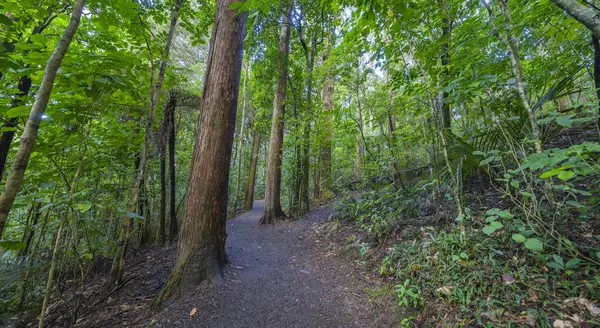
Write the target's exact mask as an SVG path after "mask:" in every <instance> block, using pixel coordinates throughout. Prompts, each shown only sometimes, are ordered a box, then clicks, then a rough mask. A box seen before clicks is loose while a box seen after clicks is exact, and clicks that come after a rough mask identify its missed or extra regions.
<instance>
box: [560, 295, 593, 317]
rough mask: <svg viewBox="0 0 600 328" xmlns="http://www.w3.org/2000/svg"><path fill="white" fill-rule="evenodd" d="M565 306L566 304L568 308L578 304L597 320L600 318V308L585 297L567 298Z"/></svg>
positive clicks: (564, 302)
mask: <svg viewBox="0 0 600 328" xmlns="http://www.w3.org/2000/svg"><path fill="white" fill-rule="evenodd" d="M563 304H565V305H567V306H569V305H572V304H576V305H578V306H579V307H585V308H586V309H587V310H588V311H589V312H590V314H591V315H592V316H593V317H595V318H598V317H600V308H598V307H597V306H596V305H595V304H594V303H593V302H592V301H590V300H588V299H585V298H583V297H571V298H567V299H566V300H564V301H563Z"/></svg>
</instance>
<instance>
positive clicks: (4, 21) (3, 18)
mask: <svg viewBox="0 0 600 328" xmlns="http://www.w3.org/2000/svg"><path fill="white" fill-rule="evenodd" d="M0 24H3V25H7V26H11V25H12V24H14V22H13V21H12V19H10V18H8V16H6V15H4V14H2V13H0Z"/></svg>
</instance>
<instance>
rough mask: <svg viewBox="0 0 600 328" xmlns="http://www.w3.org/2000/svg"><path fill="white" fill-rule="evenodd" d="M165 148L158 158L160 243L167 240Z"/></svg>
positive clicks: (163, 243) (162, 243)
mask: <svg viewBox="0 0 600 328" xmlns="http://www.w3.org/2000/svg"><path fill="white" fill-rule="evenodd" d="M165 153H166V148H163V149H161V151H160V155H159V157H160V158H159V160H160V220H159V226H158V235H159V236H158V238H159V242H160V245H165V243H166V242H167V229H166V222H167V156H166V154H165Z"/></svg>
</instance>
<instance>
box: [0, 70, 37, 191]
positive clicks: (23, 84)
mask: <svg viewBox="0 0 600 328" xmlns="http://www.w3.org/2000/svg"><path fill="white" fill-rule="evenodd" d="M18 89H19V94H18V95H17V96H16V97H15V99H13V101H12V107H13V108H14V107H17V106H19V105H21V104H22V103H23V101H21V99H20V97H25V96H27V94H29V89H31V79H30V78H29V77H28V76H23V77H21V79H20V80H19V85H18ZM17 123H18V118H16V117H13V118H10V119H9V120H8V121H7V122H6V123H4V125H3V126H2V128H4V129H14V128H16V127H17ZM14 137H15V131H5V132H2V136H1V137H0V181H2V178H3V177H4V169H5V168H6V160H7V158H8V153H9V152H10V146H11V144H12V141H13V139H14Z"/></svg>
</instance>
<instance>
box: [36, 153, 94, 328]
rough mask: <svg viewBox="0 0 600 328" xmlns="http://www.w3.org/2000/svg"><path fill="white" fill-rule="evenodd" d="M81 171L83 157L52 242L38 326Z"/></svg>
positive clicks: (48, 295) (42, 315)
mask: <svg viewBox="0 0 600 328" xmlns="http://www.w3.org/2000/svg"><path fill="white" fill-rule="evenodd" d="M82 171H83V157H82V158H80V159H79V165H78V167H77V171H76V172H75V176H74V177H73V181H71V186H70V188H69V189H70V190H69V195H68V201H67V207H66V208H67V209H66V213H64V216H63V217H62V218H61V221H60V226H59V228H58V234H57V235H56V241H55V242H54V250H53V251H52V259H51V260H50V270H49V271H48V280H47V281H46V288H45V291H44V299H43V301H42V310H41V312H40V318H39V323H38V327H39V328H43V327H44V318H45V316H46V309H47V308H48V302H49V301H50V294H51V292H52V283H53V282H54V272H55V270H56V264H57V262H58V257H57V255H58V248H59V245H60V240H61V237H62V232H63V229H64V227H65V224H68V218H69V215H70V214H69V208H70V207H71V204H72V202H73V195H74V194H75V191H76V190H77V184H78V182H79V177H80V175H81V172H82ZM68 244H69V243H68V242H67V244H66V245H68ZM74 250H75V249H74Z"/></svg>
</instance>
